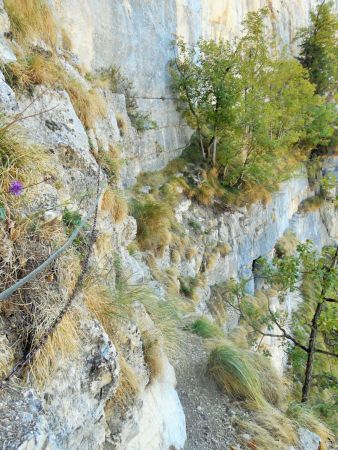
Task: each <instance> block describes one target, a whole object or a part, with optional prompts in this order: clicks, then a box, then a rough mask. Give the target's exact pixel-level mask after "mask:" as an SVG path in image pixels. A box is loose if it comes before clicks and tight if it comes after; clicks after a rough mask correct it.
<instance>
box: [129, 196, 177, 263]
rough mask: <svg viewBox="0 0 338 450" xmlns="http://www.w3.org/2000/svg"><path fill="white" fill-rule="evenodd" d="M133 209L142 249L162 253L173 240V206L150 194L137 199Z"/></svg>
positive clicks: (155, 253) (138, 239)
mask: <svg viewBox="0 0 338 450" xmlns="http://www.w3.org/2000/svg"><path fill="white" fill-rule="evenodd" d="M131 209H132V214H133V216H134V217H135V219H136V220H137V241H138V243H139V246H140V248H141V250H151V251H152V252H153V253H154V255H162V254H163V251H164V249H165V247H167V246H168V245H169V244H170V243H171V240H172V235H171V232H170V229H171V225H172V222H173V211H172V208H170V206H169V205H167V204H166V203H164V202H160V201H157V200H155V199H153V198H152V197H151V196H148V197H147V198H145V199H144V200H143V201H138V200H135V201H134V202H133V204H132V208H131Z"/></svg>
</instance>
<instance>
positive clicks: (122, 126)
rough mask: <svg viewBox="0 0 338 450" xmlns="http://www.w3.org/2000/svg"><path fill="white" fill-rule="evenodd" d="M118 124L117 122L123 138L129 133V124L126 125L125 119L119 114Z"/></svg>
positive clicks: (117, 117)
mask: <svg viewBox="0 0 338 450" xmlns="http://www.w3.org/2000/svg"><path fill="white" fill-rule="evenodd" d="M116 122H117V126H118V128H119V130H120V133H121V136H122V137H123V136H125V135H126V134H127V131H128V126H127V123H126V121H125V119H124V117H123V116H121V115H120V114H117V116H116Z"/></svg>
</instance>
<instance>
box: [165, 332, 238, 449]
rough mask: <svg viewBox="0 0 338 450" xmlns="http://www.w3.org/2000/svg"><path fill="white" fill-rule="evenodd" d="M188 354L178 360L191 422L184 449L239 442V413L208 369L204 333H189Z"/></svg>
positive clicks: (180, 384) (181, 389) (181, 390)
mask: <svg viewBox="0 0 338 450" xmlns="http://www.w3.org/2000/svg"><path fill="white" fill-rule="evenodd" d="M184 347H185V355H182V356H180V357H179V358H177V360H176V361H175V362H174V366H175V371H176V377H177V392H178V395H179V397H180V400H181V402H182V406H183V409H184V413H185V416H186V423H187V441H186V444H185V446H184V450H229V449H231V447H232V446H233V448H234V449H236V448H240V447H237V446H236V439H235V438H236V430H235V429H234V427H233V426H232V425H231V421H232V417H233V416H234V415H235V411H234V406H235V405H234V404H232V403H230V402H229V400H228V399H227V397H226V396H225V395H223V394H222V393H221V392H220V390H219V389H218V387H217V386H216V384H215V383H214V382H213V380H212V379H210V377H209V376H208V375H207V374H206V373H205V371H206V365H207V359H208V352H207V351H206V350H205V349H204V346H203V341H202V339H201V338H200V337H198V336H195V335H193V334H187V342H186V343H185V345H184Z"/></svg>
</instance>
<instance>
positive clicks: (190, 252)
mask: <svg viewBox="0 0 338 450" xmlns="http://www.w3.org/2000/svg"><path fill="white" fill-rule="evenodd" d="M197 253H198V252H197V248H196V247H193V246H191V247H188V248H187V249H186V252H185V256H186V258H187V259H188V260H189V261H191V260H192V259H193V258H195V256H196V255H197Z"/></svg>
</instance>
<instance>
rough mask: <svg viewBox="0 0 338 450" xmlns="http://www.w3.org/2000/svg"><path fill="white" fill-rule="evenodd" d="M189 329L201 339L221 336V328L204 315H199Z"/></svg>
mask: <svg viewBox="0 0 338 450" xmlns="http://www.w3.org/2000/svg"><path fill="white" fill-rule="evenodd" d="M191 330H192V331H193V332H194V333H196V334H198V335H199V336H201V337H202V338H203V339H211V338H215V337H219V336H222V330H221V329H220V328H219V327H218V326H217V325H215V324H214V323H212V322H211V321H210V320H209V319H207V318H206V317H201V318H199V319H197V320H195V322H194V323H193V324H192V325H191Z"/></svg>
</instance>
